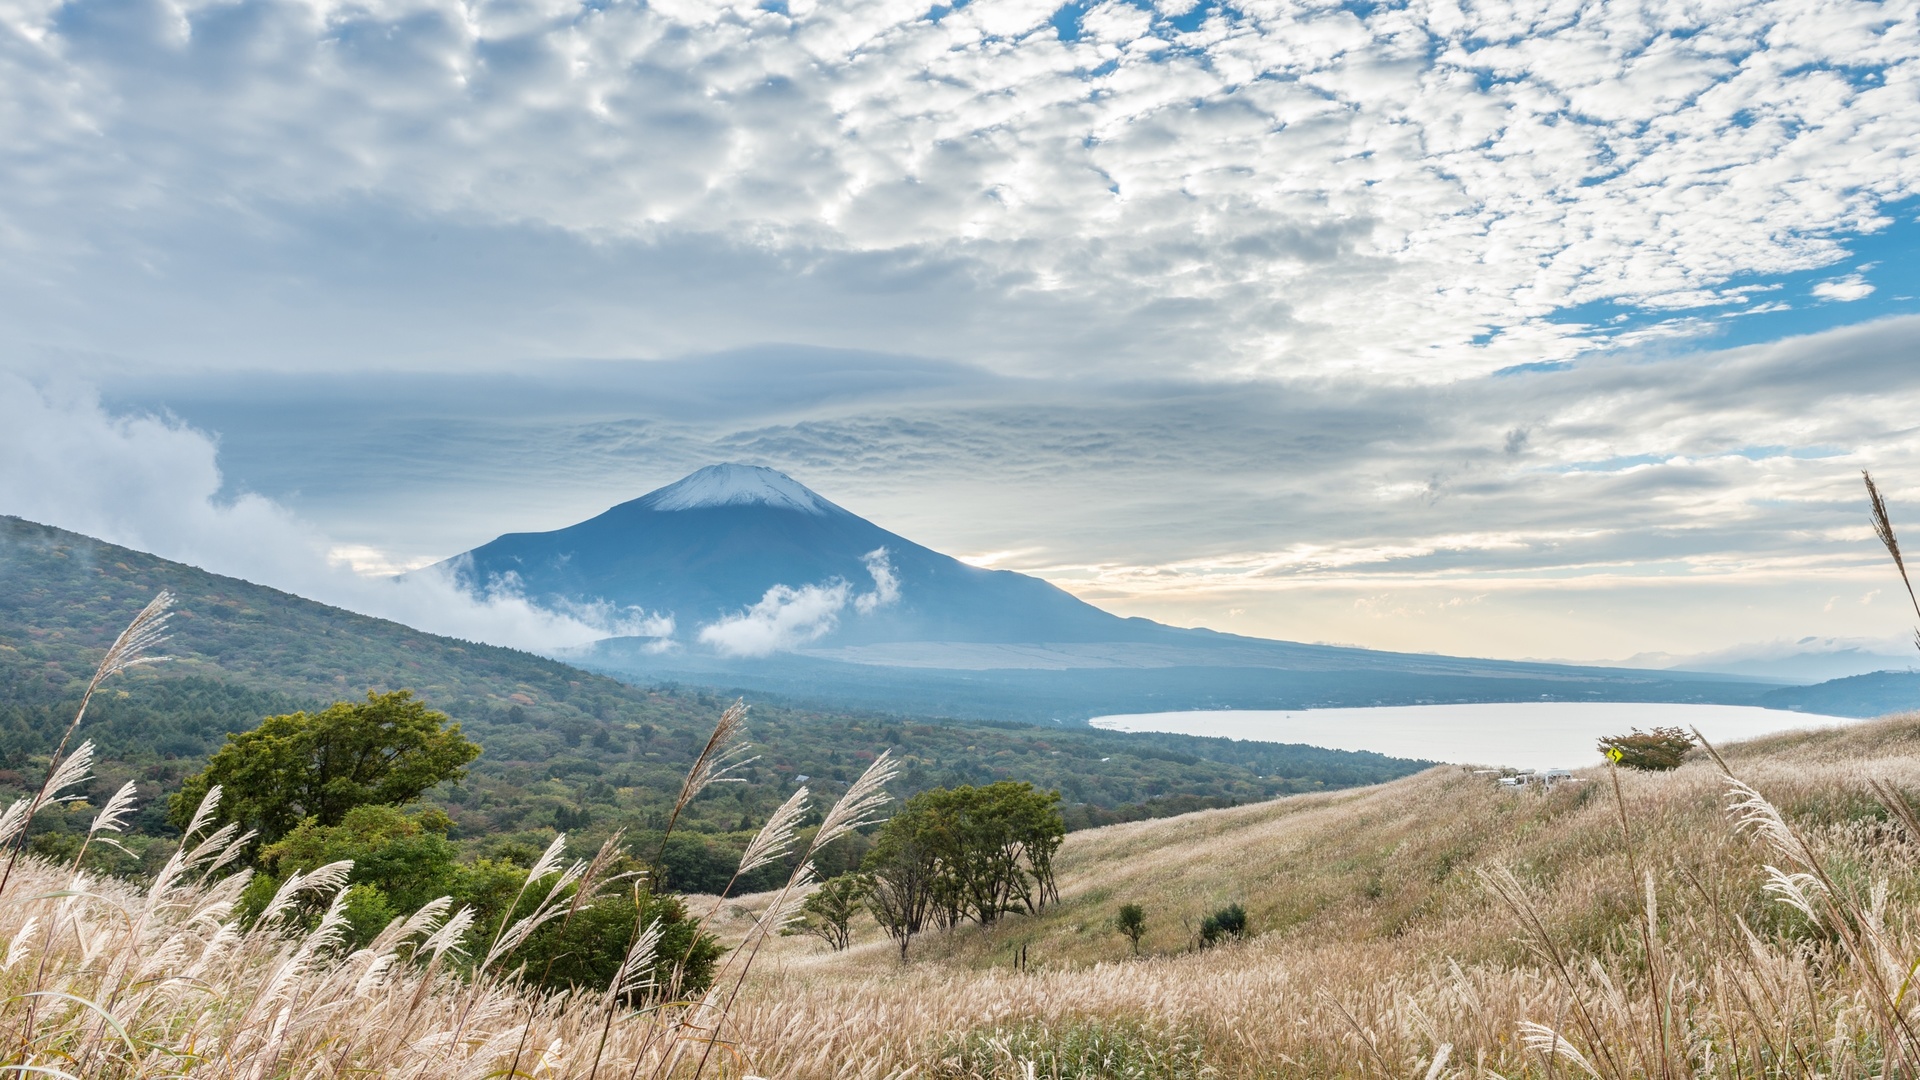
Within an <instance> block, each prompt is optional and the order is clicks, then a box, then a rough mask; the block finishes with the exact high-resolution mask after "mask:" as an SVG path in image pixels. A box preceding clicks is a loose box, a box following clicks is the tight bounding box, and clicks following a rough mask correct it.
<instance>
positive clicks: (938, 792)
mask: <svg viewBox="0 0 1920 1080" xmlns="http://www.w3.org/2000/svg"><path fill="white" fill-rule="evenodd" d="M1065 835H1066V827H1065V825H1064V824H1063V823H1062V821H1061V819H1060V793H1059V792H1057V791H1037V790H1035V789H1034V786H1033V785H1032V784H1029V783H1025V782H1016V781H1001V782H999V783H994V784H988V785H986V786H985V787H972V786H968V785H962V786H960V787H956V788H938V789H935V790H933V791H923V792H921V793H920V794H918V795H915V796H914V797H912V798H911V799H908V800H907V802H906V805H905V806H903V807H902V808H901V809H900V811H899V812H898V813H896V814H895V815H894V816H893V817H892V818H890V819H889V820H888V821H887V823H886V824H885V825H884V826H882V827H881V829H880V831H879V834H878V835H877V836H875V837H874V839H873V844H872V847H871V848H870V850H869V851H868V852H867V855H866V858H865V859H864V860H863V862H862V865H861V870H860V872H858V873H854V874H846V875H842V876H840V877H836V878H833V879H831V880H829V881H827V882H826V883H825V884H824V885H822V886H821V887H820V889H818V890H817V891H815V893H814V894H813V895H812V896H810V897H809V898H808V899H807V904H806V907H805V909H804V918H805V922H804V923H803V929H805V930H806V931H807V932H810V933H813V934H816V935H818V936H819V937H821V938H823V939H825V940H826V941H827V942H828V943H829V944H830V945H832V946H833V947H834V948H836V949H843V948H846V946H847V943H848V941H849V940H850V939H851V923H852V920H853V917H854V915H855V913H856V912H857V911H858V910H859V909H860V907H861V906H862V905H864V906H865V907H866V909H867V910H868V911H870V912H871V913H872V914H873V917H874V920H875V921H876V922H878V923H879V924H880V926H881V928H882V929H883V930H885V931H886V932H887V934H888V935H889V936H890V937H892V938H893V939H894V940H895V941H896V942H897V943H898V944H899V946H900V955H901V957H902V958H903V959H904V958H905V957H906V955H907V947H908V945H909V944H911V942H912V941H913V938H914V937H915V936H916V935H918V934H920V933H921V932H923V931H924V930H926V929H927V928H929V927H937V928H939V929H942V930H951V929H952V928H953V927H955V926H958V925H960V924H961V923H963V922H968V921H972V922H976V923H979V924H981V925H988V924H991V923H993V922H995V921H996V920H998V919H999V917H1000V916H1001V915H1003V914H1005V913H1007V912H1025V913H1028V914H1033V913H1037V912H1039V911H1040V910H1041V909H1042V908H1044V907H1045V906H1046V905H1047V903H1048V902H1050V901H1054V900H1058V899H1059V890H1058V887H1057V886H1056V885H1055V883H1054V875H1053V856H1054V853H1055V852H1057V851H1058V850H1059V849H1060V841H1061V840H1062V838H1064V836H1065Z"/></svg>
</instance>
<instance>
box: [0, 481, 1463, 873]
mask: <svg viewBox="0 0 1920 1080" xmlns="http://www.w3.org/2000/svg"><path fill="white" fill-rule="evenodd" d="M163 588H164V589H170V590H172V591H173V592H174V593H176V594H177V596H178V604H177V607H176V611H175V615H174V618H173V621H172V624H171V627H170V632H171V639H170V640H169V641H168V642H167V643H166V645H165V647H164V648H163V649H162V651H163V652H165V653H166V654H168V655H169V656H170V657H171V658H172V659H170V660H169V661H168V662H166V663H163V664H158V665H154V666H151V667H146V668H142V669H139V670H136V671H133V672H129V673H128V674H127V675H125V676H122V677H121V678H119V679H117V680H116V681H115V682H114V683H113V684H112V685H111V686H110V687H109V688H108V689H107V690H105V691H103V692H102V693H101V695H100V696H98V697H96V699H95V701H94V705H93V707H92V709H91V710H90V711H89V713H88V719H87V722H86V725H85V729H84V732H85V735H86V737H88V738H91V739H93V740H94V741H95V743H96V744H98V746H99V766H98V768H97V772H98V774H99V775H98V777H97V779H96V781H95V786H96V788H97V789H98V796H99V798H104V797H105V794H106V793H107V792H110V791H112V790H113V789H114V788H116V787H118V786H119V785H120V784H121V783H123V782H125V781H127V780H134V781H137V782H138V784H139V794H140V803H141V810H140V811H139V814H138V817H137V819H136V820H135V822H134V832H135V834H136V835H135V836H134V838H133V840H132V841H131V842H130V843H129V845H128V846H129V848H130V850H131V851H132V854H131V855H124V856H115V857H117V858H121V859H132V860H140V859H151V858H154V857H156V856H155V855H154V854H153V852H157V851H159V850H161V849H162V848H163V847H164V846H165V844H166V842H167V838H169V837H171V836H172V835H173V828H172V826H170V825H169V824H168V822H167V816H166V806H167V800H168V798H169V797H170V796H172V795H173V794H175V793H176V792H178V791H179V790H180V788H181V786H182V784H183V782H184V781H185V780H186V778H187V777H188V776H190V775H191V774H193V773H195V772H197V771H198V770H200V769H201V768H202V767H203V766H204V765H205V764H206V762H207V759H208V757H209V756H210V755H211V754H213V753H214V752H215V751H217V750H218V749H220V747H221V746H222V745H223V744H224V743H225V742H226V738H227V736H228V735H229V734H232V733H237V732H244V731H249V730H251V729H253V728H254V727H256V726H257V725H259V724H260V722H261V721H262V720H263V719H264V718H266V717H268V716H275V715H283V714H288V713H293V712H297V711H319V710H323V709H325V708H326V707H327V706H328V705H329V704H331V703H333V702H335V701H342V700H345V701H363V700H365V698H366V695H367V694H369V693H386V692H389V691H393V690H401V689H405V690H411V691H412V692H413V693H414V694H415V695H416V696H417V697H418V698H419V699H420V700H421V701H422V702H424V703H425V704H426V705H428V706H429V707H431V708H432V709H434V710H437V711H439V712H443V713H445V714H447V715H448V716H449V717H450V718H451V719H452V720H453V721H455V722H457V723H459V724H460V725H461V728H462V730H463V731H464V732H465V734H466V736H467V737H468V738H470V739H472V740H473V741H474V742H476V743H478V744H479V745H480V747H481V748H482V752H481V753H480V755H479V757H478V758H477V759H475V760H474V761H473V762H472V763H471V765H470V766H469V767H468V770H467V774H466V776H465V778H464V779H463V780H461V781H460V782H459V783H457V784H456V783H446V784H441V785H439V786H437V787H435V788H434V789H433V790H431V791H429V792H428V793H427V794H426V796H425V799H424V800H423V803H422V806H423V807H427V808H431V809H432V810H433V811H435V812H436V813H438V814H442V815H444V817H445V820H446V822H447V827H446V835H447V837H448V838H449V840H450V841H451V842H453V843H455V844H456V845H458V847H459V848H460V850H461V851H462V852H463V853H464V856H465V857H467V858H485V859H492V860H496V861H499V862H503V863H512V864H515V865H526V864H528V863H529V862H530V861H531V860H532V859H533V858H535V857H536V856H537V855H538V853H539V852H540V851H541V850H542V849H543V848H544V847H545V846H546V845H547V843H548V842H549V841H550V840H551V839H552V837H553V836H554V835H555V833H556V832H557V831H565V832H567V833H568V834H569V840H570V846H572V847H573V848H574V849H575V850H586V849H591V848H592V847H593V846H595V845H597V844H598V843H599V842H600V841H601V840H602V839H604V838H605V837H606V836H608V835H610V834H611V833H612V832H613V831H614V830H615V829H624V830H626V833H627V838H628V842H629V843H630V844H632V845H633V846H635V847H636V848H638V849H645V848H646V847H647V846H648V844H649V843H650V842H652V843H657V842H658V841H659V838H660V836H661V833H662V830H663V828H664V826H665V819H666V815H667V814H668V812H669V811H670V809H671V806H672V802H673V799H674V795H675V792H676V791H677V790H678V789H679V784H680V779H681V777H682V775H683V774H684V773H685V771H686V768H687V766H688V764H689V763H690V762H691V761H692V760H693V758H694V756H695V755H696V754H697V753H698V751H699V749H700V747H701V745H702V743H703V740H704V739H705V738H706V737H707V734H708V732H709V731H711V729H712V727H713V724H714V720H715V718H716V717H717V716H718V714H719V713H720V712H721V710H723V709H724V708H725V707H726V706H727V705H728V704H730V703H731V702H732V701H733V700H734V699H735V697H736V695H735V694H731V693H728V692H727V691H726V690H725V689H724V688H698V687H686V686H647V687H642V686H629V685H625V684H623V683H620V682H618V681H615V680H613V679H610V678H606V677H603V676H598V675H593V674H589V673H587V672H584V671H581V670H579V669H576V668H573V667H570V666H568V665H565V664H562V663H559V662H557V661H554V660H549V659H546V658H543V657H539V656H535V655H533V654H530V653H525V652H519V651H515V650H511V649H503V648H497V647H493V646H487V645H478V644H474V643H470V642H465V641H459V640H455V639H452V638H446V637H439V636H435V635H432V634H427V633H422V632H420V631H417V630H413V629H410V628H407V627H405V626H401V625H399V624H396V623H392V622H387V621H383V620H379V619H373V618H368V617H365V616H361V615H356V614H353V613H351V612H347V611H343V610H341V609H338V608H332V607H328V606H326V605H324V604H319V603H315V602H313V601H309V600H304V599H302V598H300V597H297V596H293V595H291V594H288V593H284V592H279V591H277V590H274V589H270V588H265V587H263V586H259V585H253V584H250V583H247V582H244V581H240V580H237V579H233V578H226V577H220V576H218V575H214V574H209V573H206V572H204V571H200V570H196V569H194V568H192V567H188V566H184V565H181V564H179V563H173V562H169V561H167V560H164V559H160V558H157V557H154V556H151V555H146V554H142V553H139V552H135V551H131V550H128V549H126V548H121V547H116V546H113V545H110V544H105V543H101V542H99V541H95V540H91V539H88V538H86V537H82V536H78V535H76V534H73V533H69V532H65V531H62V530H58V529H53V528H48V527H45V526H41V525H36V524H32V523H30V522H25V521H22V520H20V519H17V518H4V517H0V795H11V794H15V793H18V792H20V791H22V790H24V789H25V788H27V787H30V786H32V785H33V784H36V783H37V782H38V779H39V776H40V771H41V770H42V769H44V766H45V762H46V758H47V755H48V753H49V752H50V751H51V750H52V742H51V741H52V740H53V739H56V738H58V733H59V732H60V731H62V730H63V729H64V728H65V726H66V723H67V721H68V720H69V719H70V718H71V716H72V711H73V708H74V705H75V704H76V703H77V701H78V698H79V694H80V690H81V689H82V687H83V686H84V684H85V681H86V678H87V676H88V675H89V673H90V672H91V670H92V668H93V665H94V664H95V663H97V661H98V659H99V656H100V652H101V650H102V649H103V648H104V647H105V645H106V644H107V643H108V642H109V641H111V640H112V638H113V636H114V634H115V633H117V632H118V631H119V629H120V628H121V627H122V626H124V625H125V624H126V622H127V620H128V619H129V618H131V617H132V616H133V614H134V613H135V612H137V611H139V610H140V608H141V606H142V605H143V604H145V603H146V602H147V601H148V600H150V599H152V597H153V596H154V594H155V593H157V592H158V591H160V590H161V589H163ZM748 704H749V706H750V713H749V720H748V730H747V737H748V739H749V741H750V742H751V743H752V749H751V755H752V756H753V757H754V760H753V761H752V762H751V764H749V765H747V766H745V768H744V769H742V770H741V772H740V774H739V775H740V778H741V779H742V780H743V781H744V782H743V783H735V784H727V785H718V786H716V787H715V789H714V790H712V791H711V792H709V793H708V794H706V795H704V796H702V798H701V799H700V800H698V801H697V802H696V803H695V804H694V805H692V806H691V807H689V808H688V809H687V812H686V814H685V815H684V816H683V818H682V820H681V821H680V823H679V829H678V831H677V832H676V833H675V835H674V837H673V839H672V841H671V842H670V843H669V844H668V845H667V854H666V856H665V858H664V860H663V862H664V866H665V869H666V871H667V874H668V877H669V881H668V882H667V884H668V885H669V886H670V887H672V888H675V889H680V890H685V891H694V892H698V891H709V890H711V889H714V888H717V887H718V886H720V885H721V884H724V882H725V880H726V877H727V876H728V875H729V874H730V873H731V872H732V870H733V868H734V866H735V865H736V863H737V861H738V857H739V852H740V850H741V849H742V847H743V846H744V844H745V842H746V839H747V838H748V837H749V836H750V835H751V833H752V830H753V829H754V828H756V827H757V824H758V823H759V822H761V821H764V820H765V819H766V817H767V815H768V814H769V813H770V812H771V811H772V809H773V808H774V807H775V806H777V805H778V804H779V803H780V802H781V801H782V800H783V799H785V798H786V796H787V795H788V794H790V793H791V792H792V791H793V790H794V788H795V787H796V786H798V785H799V784H801V783H803V782H804V783H805V784H807V785H808V786H809V787H811V788H812V789H813V790H815V791H816V792H817V793H818V794H819V796H820V798H819V801H820V802H827V801H830V800H831V799H832V798H834V797H835V796H836V795H837V794H838V793H839V792H840V791H842V790H844V787H845V785H846V784H848V783H849V782H850V781H852V780H853V779H854V778H856V777H857V776H858V775H859V774H860V772H861V771H862V770H863V769H864V768H865V767H866V766H867V765H868V764H869V763H870V762H871V761H872V760H873V759H874V758H875V757H876V756H877V755H878V754H880V753H881V752H883V751H887V750H891V751H893V754H894V757H895V758H896V759H897V760H898V761H899V762H900V763H901V772H900V775H899V778H898V780H896V782H895V783H894V785H893V788H894V790H895V792H896V794H898V795H899V796H901V797H906V796H911V795H913V794H914V793H916V792H920V791H926V790H931V789H934V788H945V787H955V786H959V785H967V784H971V785H986V784H992V783H995V782H997V781H1003V780H1017V781H1025V782H1029V783H1031V784H1033V785H1034V786H1035V787H1036V788H1039V789H1043V790H1057V791H1058V792H1059V793H1060V797H1061V801H1060V812H1061V815H1062V817H1063V819H1064V821H1065V823H1066V827H1067V828H1069V829H1076V828H1084V827H1087V826H1090V825H1098V824H1105V823H1110V822H1114V821H1123V820H1132V819H1137V818H1143V817H1149V816H1162V815H1165V814H1171V813H1179V812H1184V811H1188V810H1193V809H1199V808H1204V807H1208V806H1221V805H1230V804H1234V803H1239V802H1246V801H1251V800H1259V799H1266V798H1270V797H1273V796H1276V795H1281V794H1286V793H1290V792H1300V791H1312V790H1319V789H1323V788H1333V787H1344V786H1351V785H1357V784H1370V783H1376V782H1379V781H1383V780H1388V779H1392V778H1394V777H1397V776H1402V775H1406V774H1408V773H1410V772H1413V771H1416V770H1418V769H1419V768H1421V767H1423V766H1424V764H1425V763H1422V762H1415V761H1407V760H1402V759H1396V758H1388V757H1384V756H1381V755H1378V754H1367V753H1349V752H1343V751H1332V750H1322V749H1317V748H1314V747H1308V746H1292V745H1278V744H1268V743H1238V742H1234V741H1232V740H1227V739H1202V738H1192V737H1187V736H1174V735H1143V734H1122V733H1117V732H1103V731H1095V730H1089V729H1084V728H1081V729H1062V728H1049V727H1041V726H1035V725H1030V724H1024V723H1014V722H1005V723H996V722H988V721H967V722H960V721H952V720H943V719H940V718H933V717H902V716H894V715H887V714H883V713H874V712H861V711H855V710H833V709H824V708H818V707H812V706H809V705H806V704H803V703H795V702H785V701H779V700H768V699H766V698H764V697H761V696H757V695H756V696H751V697H749V698H748ZM92 801H94V802H97V801H98V798H96V799H94V800H92ZM90 812H91V811H90V810H88V809H87V808H86V807H84V806H80V805H76V806H72V807H70V808H69V810H68V811H67V813H65V814H64V815H63V814H61V813H59V812H49V813H48V814H47V815H46V823H45V824H44V825H43V826H40V827H41V828H42V829H43V833H42V835H40V836H38V837H36V841H35V842H36V844H37V845H39V846H40V847H42V848H43V849H45V850H48V851H60V850H62V846H63V845H64V844H72V843H77V840H75V839H74V834H75V833H77V831H78V830H79V829H80V828H81V827H82V826H81V824H80V823H81V822H83V821H84V820H86V818H87V816H88V814H89V813H90ZM69 818H70V819H71V823H69V822H68V820H67V819H69ZM142 837H145V838H148V840H149V842H148V843H146V844H143V843H142V841H141V838H142ZM854 839H856V840H857V839H858V838H857V837H856V838H854ZM836 847H837V849H838V850H839V854H838V855H837V856H836V855H831V854H830V856H829V857H830V860H831V859H836V858H837V859H838V860H840V861H843V862H845V863H846V865H845V866H839V865H823V866H822V867H821V870H822V872H823V874H825V875H827V876H831V875H832V874H834V873H836V872H839V871H841V870H844V869H848V868H850V867H851V865H852V863H853V862H854V861H857V859H858V858H859V856H860V850H859V847H860V845H859V844H857V843H848V844H842V845H837V846H836ZM149 849H151V850H149ZM143 853H144V854H143ZM767 873H768V877H769V880H771V879H772V878H773V877H774V876H779V877H782V878H784V876H785V870H784V868H779V867H770V868H768V871H767ZM744 884H751V883H744Z"/></svg>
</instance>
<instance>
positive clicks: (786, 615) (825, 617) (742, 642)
mask: <svg viewBox="0 0 1920 1080" xmlns="http://www.w3.org/2000/svg"><path fill="white" fill-rule="evenodd" d="M852 593H853V586H851V585H848V584H847V583H846V582H844V581H836V582H832V583H830V584H827V585H802V586H801V587H800V588H797V589H795V588H792V587H790V586H786V585H775V586H774V587H773V588H771V589H768V590H767V594H766V595H765V596H763V597H761V598H760V602H759V603H757V604H755V605H753V606H752V607H750V608H748V609H747V610H745V611H743V612H741V613H739V614H738V615H729V616H727V617H726V618H723V619H721V620H719V621H718V622H713V623H709V624H707V625H706V626H703V627H701V628H700V640H701V641H702V642H703V643H705V644H708V645H711V646H713V647H714V649H715V650H717V651H718V652H720V653H721V654H722V655H725V656H769V655H771V654H773V653H776V652H782V651H785V650H788V649H797V648H799V647H800V646H802V645H805V644H807V643H809V642H813V641H818V640H820V639H821V638H823V637H825V636H827V635H828V634H829V633H832V632H833V628H834V627H836V626H838V625H839V624H840V611H841V609H842V608H845V607H846V606H847V599H848V598H849V597H850V596H851V595H852Z"/></svg>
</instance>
